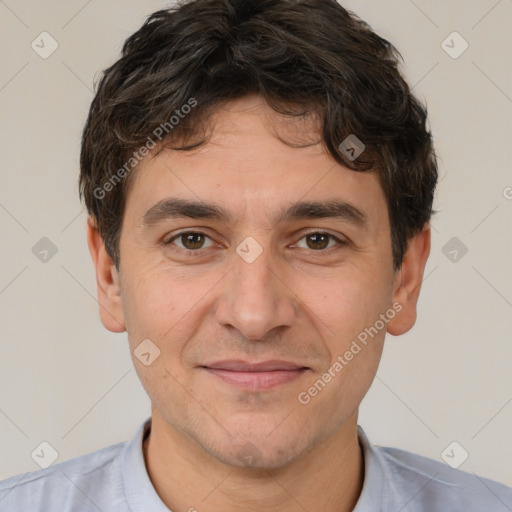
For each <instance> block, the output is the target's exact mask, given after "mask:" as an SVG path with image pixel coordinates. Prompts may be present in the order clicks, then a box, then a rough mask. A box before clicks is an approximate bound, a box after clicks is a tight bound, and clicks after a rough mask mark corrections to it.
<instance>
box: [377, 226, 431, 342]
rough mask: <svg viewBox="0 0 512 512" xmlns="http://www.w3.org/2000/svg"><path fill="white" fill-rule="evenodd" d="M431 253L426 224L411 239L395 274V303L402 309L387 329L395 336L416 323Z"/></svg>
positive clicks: (428, 231) (428, 230)
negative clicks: (420, 295)
mask: <svg viewBox="0 0 512 512" xmlns="http://www.w3.org/2000/svg"><path fill="white" fill-rule="evenodd" d="M429 254H430V226H429V225H428V224H426V225H425V227H424V228H423V230H422V231H421V232H420V233H418V234H417V235H415V236H413V237H412V238H411V239H410V240H409V243H408V245H407V251H406V253H405V256H404V261H403V263H402V266H401V267H400V270H398V271H397V272H396V274H395V281H394V285H393V304H394V303H399V304H400V305H401V306H402V309H401V310H400V311H399V312H398V314H397V315H396V316H395V317H394V318H393V319H392V320H390V321H389V323H388V328H387V331H388V332H389V333H390V334H392V335H394V336H399V335H400V334H404V333H406V332H407V331H408V330H409V329H411V327H412V326H413V325H414V324H415V323H416V304H417V302H418V297H419V294H420V289H421V283H422V281H423V272H424V270H425V265H426V263H427V259H428V256H429Z"/></svg>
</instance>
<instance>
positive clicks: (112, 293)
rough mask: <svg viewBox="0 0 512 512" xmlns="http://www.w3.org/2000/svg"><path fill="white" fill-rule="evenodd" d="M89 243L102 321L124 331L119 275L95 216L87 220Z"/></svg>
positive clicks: (110, 326) (110, 329)
mask: <svg viewBox="0 0 512 512" xmlns="http://www.w3.org/2000/svg"><path fill="white" fill-rule="evenodd" d="M87 244H88V245H89V252H90V253H91V257H92V261H93V263H94V268H95V269H96V285H97V287H98V302H99V304H100V319H101V323H102V324H103V325H104V326H105V327H106V328H107V329H108V330H109V331H112V332H124V331H125V330H126V324H125V321H124V313H123V307H122V301H121V292H120V290H121V288H120V281H119V275H118V273H117V270H116V267H115V265H114V262H113V261H112V259H111V258H110V256H109V255H108V254H107V251H106V249H105V243H104V241H103V239H102V237H101V236H100V233H99V231H98V228H97V227H96V222H95V219H94V218H93V217H89V219H88V220H87Z"/></svg>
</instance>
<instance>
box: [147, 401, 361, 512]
mask: <svg viewBox="0 0 512 512" xmlns="http://www.w3.org/2000/svg"><path fill="white" fill-rule="evenodd" d="M143 449H144V460H145V463H146V468H147V471H148V474H149V477H150V479H151V482H152V484H153V486H154V487H155V490H156V492H157V493H158V495H159V496H160V499H161V500H162V501H163V502H164V503H165V505H166V506H167V507H168V508H169V509H171V510H176V511H178V510H179V511H181V510H183V511H191V512H193V511H194V510H197V511H201V510H205V509H208V511H209V512H221V511H222V512H224V511H226V510H230V511H239V510H240V511H244V512H257V511H258V512H259V511H261V510H265V511H268V512H274V511H276V512H278V511H279V512H292V511H293V512H296V511H298V510H323V511H324V512H350V511H352V510H353V509H354V507H355V505H356V502H357V500H358V498H359V495H360V493H361V489H362V485H363V480H364V461H363V455H362V450H361V447H360V446H359V442H358V439H357V412H356V413H355V414H354V416H353V417H351V418H350V419H349V420H347V422H345V424H344V425H343V426H342V427H341V428H340V429H339V431H338V432H336V433H335V434H334V435H333V436H332V437H330V438H329V439H327V440H326V441H324V442H323V443H321V444H320V445H318V446H316V447H314V449H311V450H310V451H309V452H308V453H306V454H304V455H301V456H300V457H298V458H297V459H295V460H294V461H293V462H292V463H290V464H288V465H286V466H283V467H280V468H273V469H255V468H240V467H233V466H229V465H226V464H224V463H223V462H221V461H219V460H217V459H215V458H214V457H212V456H211V455H210V454H208V453H206V452H205V451H204V450H202V449H201V447H199V446H198V445H197V444H196V443H195V441H193V440H191V439H189V438H186V437H185V436H183V435H182V434H180V433H179V432H177V431H176V430H175V429H173V428H172V427H170V426H169V425H168V423H167V422H165V420H164V419H163V418H162V417H161V416H160V415H159V414H158V413H156V411H153V415H152V422H151V432H150V434H149V436H148V437H147V438H146V439H145V441H144V445H143Z"/></svg>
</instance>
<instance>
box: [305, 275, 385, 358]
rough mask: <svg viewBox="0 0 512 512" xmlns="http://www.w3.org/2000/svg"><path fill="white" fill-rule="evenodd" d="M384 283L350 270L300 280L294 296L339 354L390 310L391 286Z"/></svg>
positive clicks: (373, 276) (381, 280)
mask: <svg viewBox="0 0 512 512" xmlns="http://www.w3.org/2000/svg"><path fill="white" fill-rule="evenodd" d="M385 282H387V281H386V278H385V276H384V277H380V276H379V275H378V274H377V273H371V272H370V271H368V270H367V269H363V268H356V267H354V266H351V267H350V268H348V267H347V268H346V269H343V270H341V271H340V270H339V269H338V271H337V272H336V274H333V275H332V276H329V277H326V276H323V277H322V278H319V277H318V276H317V277H307V278H304V279H301V280H300V282H299V283H300V289H299V292H298V293H297V295H298V296H299V297H300V298H301V299H303V301H304V303H305V305H306V306H307V307H306V311H310V312H311V314H310V317H311V319H312V322H314V323H315V324H316V325H317V326H318V329H319V330H320V332H322V333H325V335H326V337H327V339H331V340H334V341H333V343H334V345H333V346H332V348H333V349H335V348H338V349H340V350H341V349H343V348H344V345H345V343H346V342H349V341H350V340H352V339H353V338H355V337H357V335H358V334H359V333H360V332H361V331H363V330H364V329H365V328H368V327H370V326H372V325H373V324H374V323H375V321H376V320H377V319H378V318H379V315H380V314H381V313H384V312H385V311H386V309H387V308H388V307H389V304H390V299H391V296H392V286H391V281H390V283H389V284H386V285H385V284H384V283H385ZM342 340H344V341H342ZM336 345H340V346H339V347H336Z"/></svg>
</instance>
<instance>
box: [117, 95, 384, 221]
mask: <svg viewBox="0 0 512 512" xmlns="http://www.w3.org/2000/svg"><path fill="white" fill-rule="evenodd" d="M209 127H210V130H211V131H210V134H209V135H210V136H209V139H208V142H207V143H205V144H204V145H202V146H200V147H199V148H196V149H193V150H188V151H178V150H164V151H161V152H159V153H158V154H156V155H155V154H150V155H148V156H147V157H145V158H144V160H143V161H142V162H141V163H140V164H139V167H138V169H137V170H136V171H135V175H134V176H133V180H132V183H131V185H130V190H129V192H128V196H127V202H126V205H127V208H126V209H127V210H133V209H134V210H136V212H135V213H136V215H138V216H139V217H138V219H137V223H140V221H141V219H142V218H143V216H144V214H145V213H146V212H147V210H148V209H149V208H151V207H155V205H157V203H159V202H160V203H161V202H162V201H165V199H166V198H167V197H169V196H173V197H175V198H176V197H178V198H181V199H186V200H190V201H195V202H204V203H208V204H210V203H215V204H216V205H218V206H220V205H221V206H222V209H223V210H224V213H225V214H226V215H225V217H229V218H230V220H232V221H239V220H241V217H242V216H244V215H245V216H246V217H248V216H249V217H253V216H254V214H255V212H260V213H261V214H262V216H264V217H266V218H267V220H270V219H277V218H279V217H280V216H281V217H282V216H283V215H282V214H283V212H284V211H285V208H286V207H289V206H290V205H292V204H295V203H297V202H299V201H302V202H305V201H309V202H315V201H325V200H339V201H341V202H345V203H347V204H349V205H351V206H353V207H354V208H355V209H356V210H358V211H359V212H360V213H362V214H363V215H362V216H363V217H367V218H368V219H369V221H372V220H373V221H375V220H377V221H378V220H379V219H380V220H382V219H384V220H387V204H386V200H385V197H384V194H383V191H382V188H381V186H380V184H379V181H378V177H377V175H376V173H374V172H357V171H352V170H350V169H348V168H346V167H345V166H343V165H341V164H339V163H337V162H336V161H335V160H334V159H333V158H332V156H331V155H329V153H328V152H327V151H326V149H325V148H324V146H323V145H322V143H321V139H320V132H319V129H318V123H317V119H316V118H315V117H314V116H307V117H298V118H297V117H289V116H283V115H282V114H279V113H277V112H275V111H274V110H273V109H272V108H271V107H270V106H269V105H268V104H266V102H264V101H263V100H262V99H261V98H259V97H254V96H250V97H246V98H242V99H239V100H234V101H231V102H229V103H228V104H226V105H224V106H223V107H222V108H220V109H219V110H217V111H216V112H215V113H214V114H213V115H212V116H211V118H210V119H209ZM231 213H233V215H231ZM223 220H226V219H223ZM254 220H255V219H254ZM381 227H382V226H381Z"/></svg>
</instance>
